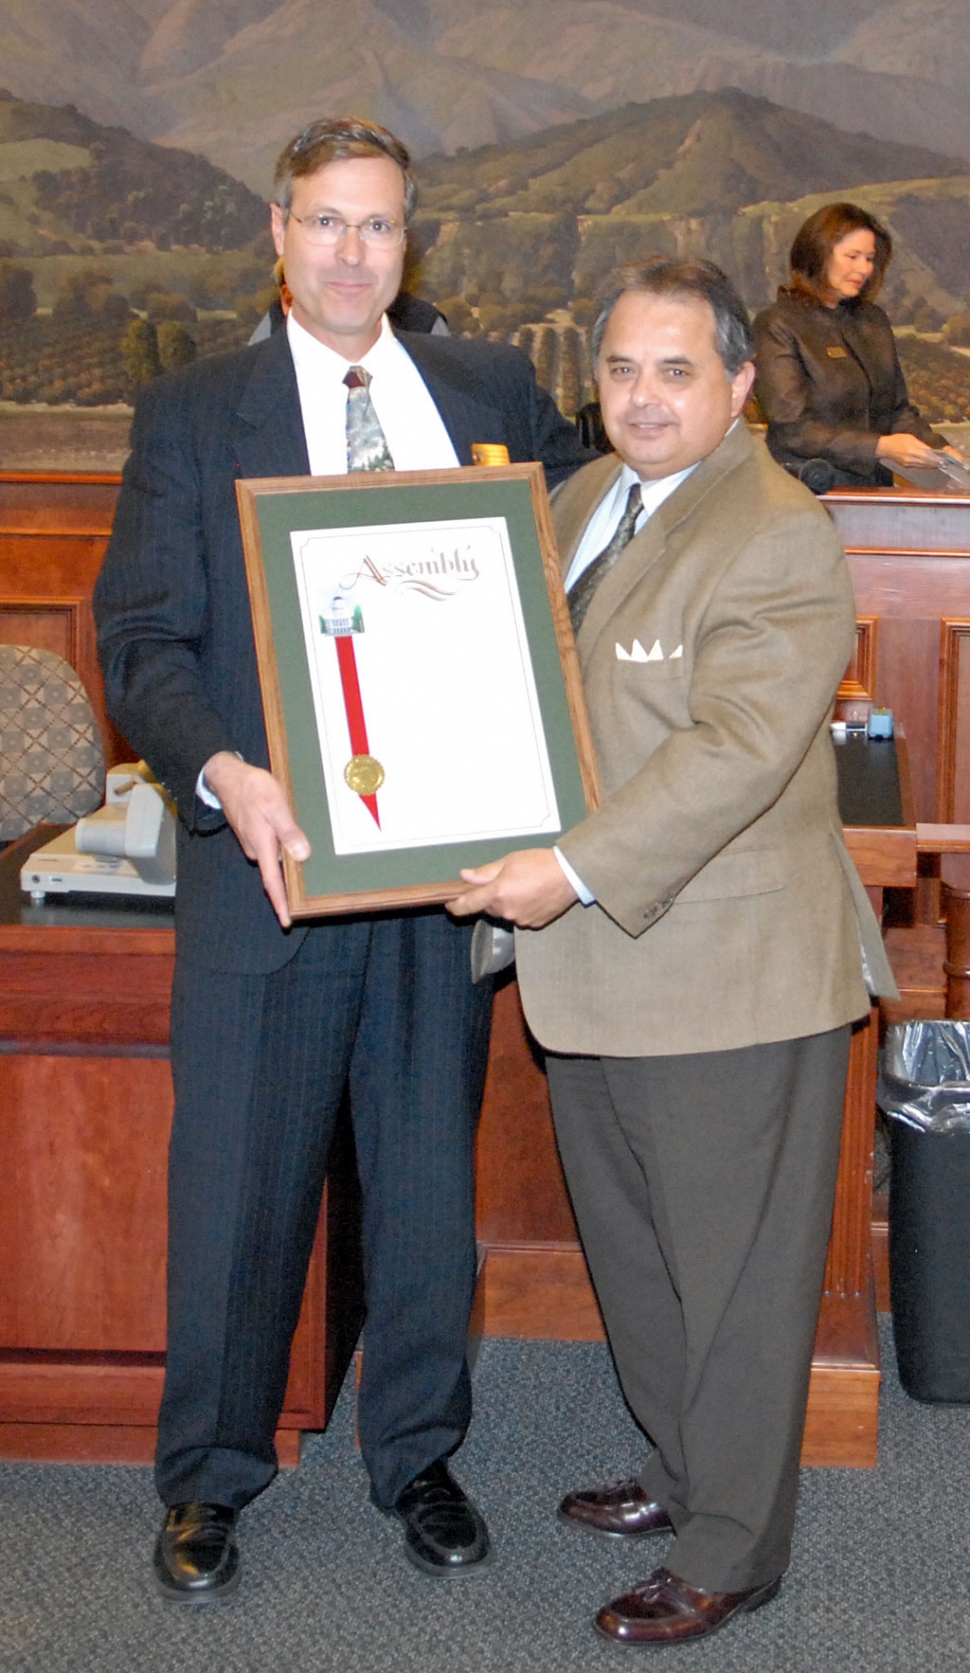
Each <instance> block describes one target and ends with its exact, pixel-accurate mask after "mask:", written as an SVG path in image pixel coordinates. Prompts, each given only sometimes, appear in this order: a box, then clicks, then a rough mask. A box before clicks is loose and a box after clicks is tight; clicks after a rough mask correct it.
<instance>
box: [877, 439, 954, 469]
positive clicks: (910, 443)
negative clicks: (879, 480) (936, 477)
mask: <svg viewBox="0 0 970 1673" xmlns="http://www.w3.org/2000/svg"><path fill="white" fill-rule="evenodd" d="M876 458H877V459H881V460H882V462H883V464H884V465H899V466H901V467H903V468H905V467H906V466H907V465H909V466H910V468H914V467H920V468H921V469H923V470H939V462H938V460H937V457H936V452H935V450H934V449H933V448H932V447H927V445H926V443H925V441H920V439H919V437H918V436H909V435H905V434H900V435H893V436H880V437H879V440H878V442H877V443H876Z"/></svg>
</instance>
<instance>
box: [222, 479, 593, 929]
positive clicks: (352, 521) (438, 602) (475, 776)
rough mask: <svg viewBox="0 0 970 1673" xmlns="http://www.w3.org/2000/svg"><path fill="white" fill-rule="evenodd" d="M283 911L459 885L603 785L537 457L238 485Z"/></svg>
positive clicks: (423, 895)
mask: <svg viewBox="0 0 970 1673" xmlns="http://www.w3.org/2000/svg"><path fill="white" fill-rule="evenodd" d="M236 492H237V498H238V502H239V514H240V520H241V524H242V535H243V546H244V550H245V556H246V570H247V577H248V582H249V594H250V600H251V604H252V611H253V624H254V630H255V637H256V652H257V657H258V662H259V676H260V684H261V686H262V694H263V707H264V711H265V715H266V729H267V734H268V738H269V751H270V763H271V766H272V770H273V772H274V774H275V775H276V777H277V778H278V779H279V780H280V781H281V783H282V784H283V785H284V786H285V787H286V790H287V792H288V794H289V797H290V801H291V805H292V807H293V810H294V813H295V815H296V819H297V823H298V824H299V825H300V826H301V828H302V829H303V830H304V831H305V832H306V835H307V837H308V838H309V840H310V843H311V846H312V850H313V851H312V853H311V855H310V858H309V859H308V860H306V861H305V862H304V863H303V864H298V863H297V862H295V861H293V860H291V859H290V858H289V856H288V855H284V872H285V876H286V888H287V897H288V900H289V904H290V911H291V913H292V915H293V917H294V918H304V917H309V916H316V915H318V914H327V913H339V912H355V911H362V910H366V911H372V910H375V909H380V908H382V907H393V906H402V905H418V904H422V903H431V902H439V901H443V900H447V899H449V898H450V897H451V896H452V895H454V894H455V892H456V889H460V887H461V884H460V881H458V879H459V872H460V870H461V868H462V867H465V866H474V865H481V864H483V863H485V862H486V861H488V860H493V859H499V858H501V856H502V855H503V854H507V853H509V852H510V851H511V850H512V849H514V848H535V847H551V846H552V844H553V843H555V842H556V841H557V839H558V838H559V836H560V835H561V834H562V833H563V832H564V831H567V830H568V829H569V828H570V826H572V825H574V824H576V823H577V822H578V821H579V820H580V819H582V818H583V817H584V816H585V814H586V812H587V811H588V810H589V809H590V808H592V807H594V806H595V805H596V804H597V801H598V785H597V779H596V767H595V762H594V757H593V750H592V745H591V742H590V736H589V728H588V724H587V721H586V713H585V708H584V706H583V699H582V689H581V685H580V679H579V668H578V664H577V661H576V652H575V647H574V645H573V639H572V632H571V629H570V625H569V611H568V608H567V605H566V601H565V596H564V593H563V586H562V577H561V572H560V568H559V563H558V559H557V556H556V551H555V542H554V539H553V534H552V525H551V521H550V517H549V503H548V499H547V497H546V488H545V479H544V475H543V471H542V467H541V465H538V464H528V465H502V466H494V467H489V468H486V469H481V468H470V469H459V470H438V471H410V472H396V471H376V472H372V473H368V472H360V473H359V474H354V475H351V476H335V477H287V478H268V479H260V480H256V479H253V480H249V481H242V482H238V483H237V485H236Z"/></svg>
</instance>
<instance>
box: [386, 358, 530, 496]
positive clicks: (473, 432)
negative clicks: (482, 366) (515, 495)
mask: <svg viewBox="0 0 970 1673" xmlns="http://www.w3.org/2000/svg"><path fill="white" fill-rule="evenodd" d="M396 335H397V337H398V338H399V340H400V342H401V343H402V345H403V347H404V348H405V349H406V350H407V352H408V354H409V355H410V356H411V359H412V360H413V361H414V364H415V365H416V366H417V368H418V371H419V372H420V373H421V376H422V378H423V380H424V382H425V383H426V385H427V387H428V391H429V393H430V395H431V398H432V400H433V401H434V404H435V406H436V407H437V409H438V411H439V413H440V414H441V419H442V422H443V424H444V426H445V429H446V430H447V432H448V434H449V436H450V437H451V444H452V446H453V448H454V450H455V452H456V453H457V455H458V463H459V465H470V464H472V463H473V460H472V443H473V442H479V441H487V440H489V439H491V438H492V437H497V436H504V435H506V434H507V428H508V427H507V425H506V422H505V419H504V417H503V415H502V413H501V412H500V411H499V410H498V409H497V408H496V407H490V406H487V405H486V404H485V403H484V402H483V401H482V398H481V393H480V389H479V386H478V385H477V383H476V381H475V378H474V377H473V376H472V375H471V373H470V372H466V371H465V369H464V367H462V366H461V365H459V363H458V362H457V361H456V360H455V359H454V357H453V356H451V355H448V356H445V355H442V354H440V353H439V352H438V346H437V343H436V342H435V339H434V337H431V336H427V335H424V334H422V333H421V332H417V331H401V332H397V333H396Z"/></svg>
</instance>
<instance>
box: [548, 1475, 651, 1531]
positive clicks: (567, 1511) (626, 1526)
mask: <svg viewBox="0 0 970 1673" xmlns="http://www.w3.org/2000/svg"><path fill="white" fill-rule="evenodd" d="M556 1514H557V1516H558V1517H559V1520H560V1522H568V1523H569V1525H570V1527H573V1528H584V1529H585V1530H586V1532H587V1533H590V1534H605V1535H606V1536H607V1538H609V1539H646V1538H647V1536H648V1534H672V1533H673V1531H674V1530H673V1524H672V1523H671V1520H670V1517H669V1516H668V1515H667V1512H666V1510H665V1509H664V1507H663V1505H658V1504H657V1503H656V1501H655V1500H653V1499H648V1498H647V1495H646V1493H645V1492H644V1491H643V1488H642V1487H641V1486H640V1483H639V1482H638V1481H637V1479H636V1476H630V1477H629V1478H628V1480H626V1481H612V1482H609V1483H608V1484H607V1486H606V1487H590V1488H587V1489H585V1490H583V1491H580V1492H578V1493H567V1494H566V1497H565V1498H564V1499H563V1501H562V1503H561V1505H560V1506H559V1509H558V1511H557V1512H556Z"/></svg>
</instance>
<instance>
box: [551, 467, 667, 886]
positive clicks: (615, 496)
mask: <svg viewBox="0 0 970 1673" xmlns="http://www.w3.org/2000/svg"><path fill="white" fill-rule="evenodd" d="M696 469H697V466H696V465H688V466H687V469H686V470H684V471H676V472H675V474H674V475H673V476H660V477H657V478H656V479H655V480H654V481H652V482H644V481H643V480H642V479H641V478H640V477H639V476H638V475H637V473H636V471H635V470H634V469H633V467H632V466H631V465H624V466H623V467H622V469H621V471H620V474H619V476H618V477H617V479H616V481H615V482H614V484H613V486H612V488H611V489H610V490H609V492H608V493H606V494H604V495H603V498H602V499H601V500H600V503H599V505H598V506H597V507H596V510H595V511H594V512H593V515H592V517H591V518H590V520H589V522H588V523H587V524H586V530H585V533H584V534H583V537H582V539H581V541H580V542H579V545H578V546H577V548H576V555H575V557H574V558H573V561H572V563H571V564H570V566H569V573H568V575H567V576H566V591H567V593H568V592H569V590H570V588H572V587H574V586H575V585H576V582H577V581H578V580H579V577H580V576H581V575H582V573H583V571H584V570H585V569H588V568H589V566H590V564H591V563H592V562H593V559H594V558H598V557H599V555H600V553H601V552H603V551H605V549H606V547H607V546H608V545H609V543H610V541H611V540H612V539H613V536H614V534H615V533H616V530H617V529H618V528H619V526H620V519H621V518H622V516H623V513H624V511H625V510H626V502H627V500H628V498H629V495H630V489H631V488H632V487H633V484H634V483H635V482H639V483H640V494H641V497H642V499H643V510H642V511H641V513H640V515H639V517H638V518H637V520H636V523H635V524H634V529H633V532H634V534H639V533H640V530H641V529H642V528H643V526H644V524H645V523H646V521H647V518H648V517H650V516H652V515H653V513H654V512H655V511H656V509H657V507H658V506H660V505H663V502H664V500H665V499H667V498H668V496H669V495H670V494H672V493H673V491H674V489H675V488H679V487H680V484H681V483H682V482H686V480H687V478H688V477H689V476H690V473H691V471H693V470H696ZM553 853H554V854H555V856H556V859H557V860H558V861H559V864H560V866H561V867H562V869H563V872H564V873H565V876H566V880H567V882H569V883H571V884H572V886H573V888H574V889H575V891H576V893H577V895H578V896H579V899H580V900H581V902H582V904H583V905H584V906H592V904H593V902H594V900H595V899H596V896H595V895H594V894H592V893H591V891H590V890H589V889H587V887H586V884H585V883H584V882H583V880H582V878H581V877H578V876H577V874H576V872H575V871H574V870H573V868H572V866H571V865H570V864H569V861H568V860H567V859H566V856H565V854H563V853H562V851H561V850H560V849H559V848H554V849H553Z"/></svg>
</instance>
